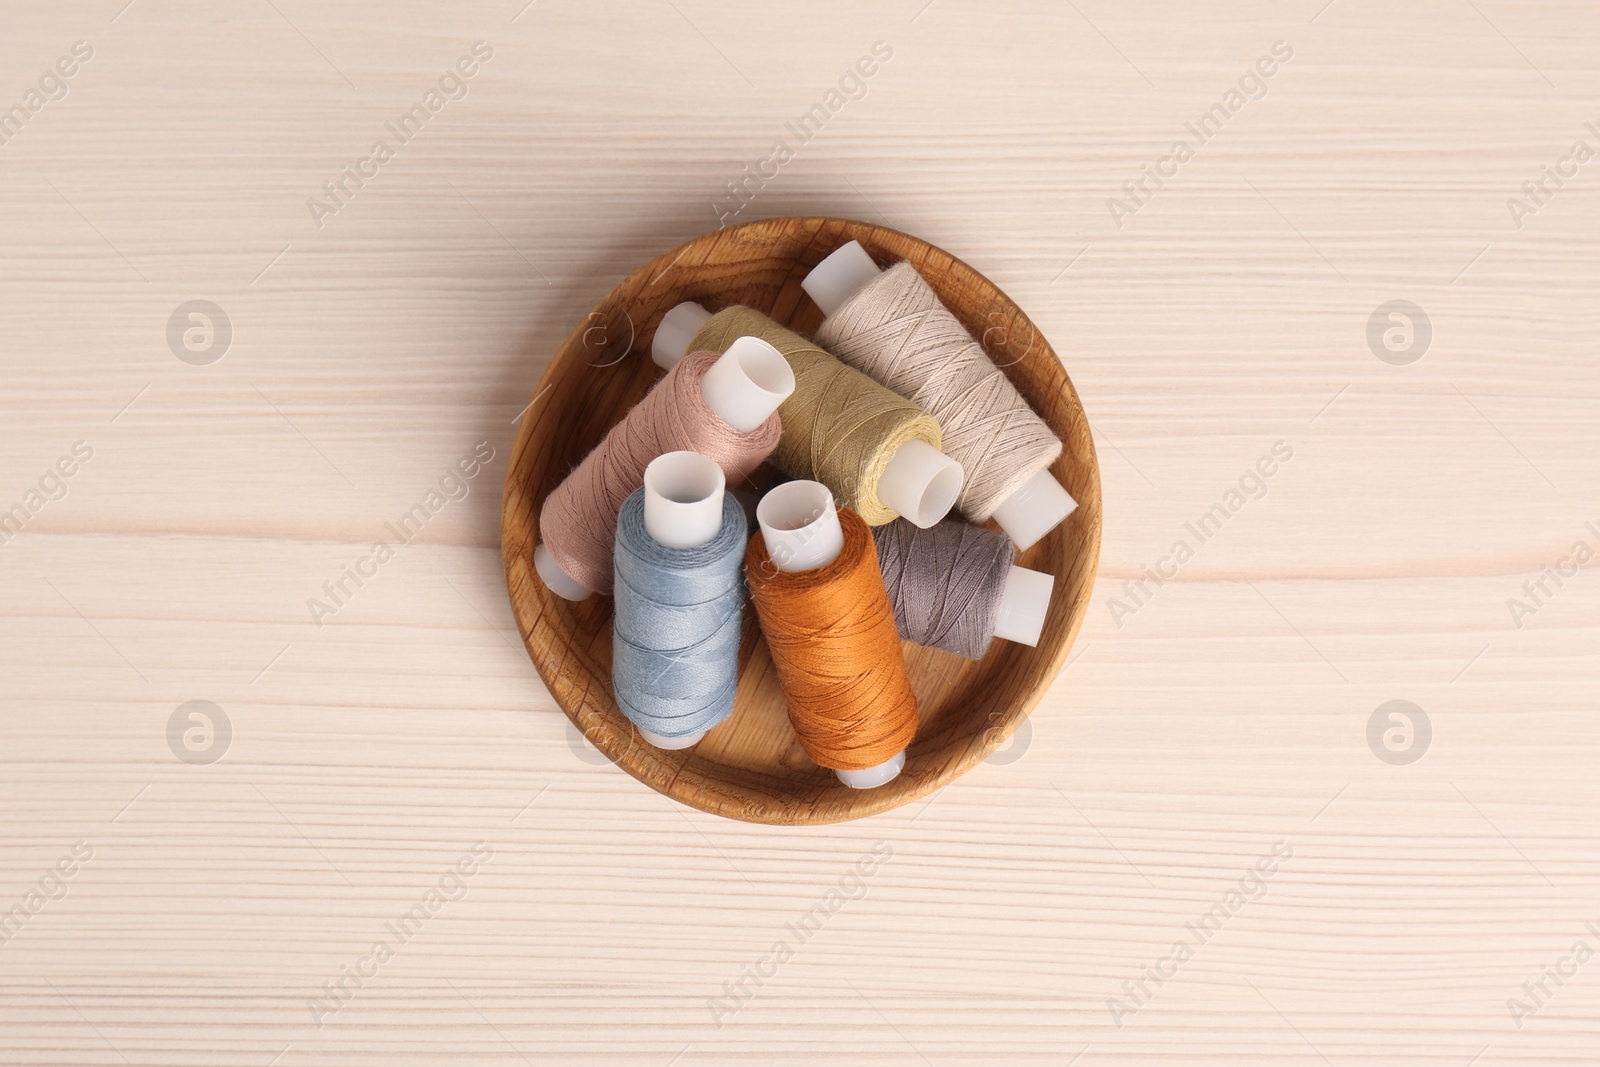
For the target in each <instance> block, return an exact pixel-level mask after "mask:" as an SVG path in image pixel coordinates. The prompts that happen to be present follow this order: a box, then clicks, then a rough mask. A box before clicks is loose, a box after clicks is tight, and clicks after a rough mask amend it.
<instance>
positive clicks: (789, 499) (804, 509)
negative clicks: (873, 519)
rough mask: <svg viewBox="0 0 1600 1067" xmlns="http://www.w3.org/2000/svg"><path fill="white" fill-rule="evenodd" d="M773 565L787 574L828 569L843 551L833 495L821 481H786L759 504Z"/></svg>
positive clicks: (759, 522)
mask: <svg viewBox="0 0 1600 1067" xmlns="http://www.w3.org/2000/svg"><path fill="white" fill-rule="evenodd" d="M756 523H757V525H759V526H760V527H761V537H762V539H763V540H765V541H766V544H767V555H768V557H769V558H771V560H772V565H773V566H775V567H777V568H778V569H779V570H780V571H783V572H784V573H785V574H797V573H799V572H800V571H814V570H816V569H817V568H818V567H826V566H827V565H828V564H830V563H832V562H833V561H834V560H836V559H838V558H839V553H840V552H842V551H844V528H843V527H842V526H840V525H839V512H838V511H837V510H836V509H835V508H834V504H833V494H832V493H831V492H829V491H828V487H827V486H825V485H823V484H822V483H821V482H808V481H797V482H784V483H783V484H782V485H780V486H778V487H777V488H776V489H773V490H772V491H771V492H769V493H768V494H767V495H766V496H764V497H762V498H761V503H759V504H757V505H756Z"/></svg>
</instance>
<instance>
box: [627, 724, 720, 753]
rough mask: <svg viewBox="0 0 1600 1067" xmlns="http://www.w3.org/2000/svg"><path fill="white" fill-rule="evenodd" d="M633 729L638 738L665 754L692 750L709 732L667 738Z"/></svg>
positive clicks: (640, 728) (639, 727)
mask: <svg viewBox="0 0 1600 1067" xmlns="http://www.w3.org/2000/svg"><path fill="white" fill-rule="evenodd" d="M634 729H636V730H638V731H639V736H640V737H642V738H644V739H645V740H646V741H648V742H649V743H650V744H652V745H654V746H655V747H656V748H659V749H662V750H663V751H666V752H677V751H678V750H679V749H684V748H692V747H693V746H695V745H697V744H699V743H700V739H701V738H702V737H704V736H705V735H706V734H707V733H708V732H709V731H707V730H696V731H695V732H694V733H692V734H684V735H683V736H682V737H667V736H665V735H663V734H658V733H654V732H652V731H650V730H646V729H645V728H644V727H643V726H636V727H634Z"/></svg>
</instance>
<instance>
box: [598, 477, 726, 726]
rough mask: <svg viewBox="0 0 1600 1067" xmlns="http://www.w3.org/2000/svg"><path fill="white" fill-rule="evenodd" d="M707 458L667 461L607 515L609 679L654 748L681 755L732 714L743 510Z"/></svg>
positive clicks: (619, 702)
mask: <svg viewBox="0 0 1600 1067" xmlns="http://www.w3.org/2000/svg"><path fill="white" fill-rule="evenodd" d="M724 488H725V482H724V478H723V474H722V470H721V469H720V468H719V467H718V466H717V464H716V462H715V461H713V460H712V459H711V458H710V457H709V456H703V455H700V454H699V453H695V452H668V453H667V454H666V455H663V456H659V457H657V458H656V459H654V460H652V461H651V463H650V465H649V466H648V467H647V468H646V469H645V473H644V486H643V487H642V488H640V489H637V490H635V491H634V492H633V493H632V494H631V495H629V497H628V499H627V500H626V501H624V502H623V504H622V509H621V511H620V512H619V513H618V515H617V539H616V564H615V567H616V584H615V591H616V616H615V621H614V624H613V627H612V658H611V680H612V685H613V687H614V688H615V690H616V694H617V706H618V707H619V708H621V709H622V713H623V714H624V715H626V716H627V717H628V719H629V721H631V722H632V723H633V724H634V725H635V726H636V727H638V728H639V733H640V734H642V735H643V736H644V739H645V740H646V741H648V742H650V743H651V744H653V745H655V746H656V747H658V748H665V749H679V748H687V747H689V746H690V745H692V744H694V743H695V742H697V741H699V740H700V738H702V737H704V736H705V733H706V731H707V730H709V729H711V727H713V726H715V725H717V724H718V723H720V722H721V721H722V720H724V719H726V718H727V717H728V716H729V715H730V714H732V713H733V693H734V688H735V686H736V685H737V683H738V675H739V624H740V620H741V614H742V608H743V604H744V554H745V541H746V539H747V534H748V527H747V526H746V525H745V518H744V510H743V509H742V508H741V507H740V506H739V502H738V501H737V500H735V499H734V498H733V496H732V495H731V494H727V493H724V491H723V490H724Z"/></svg>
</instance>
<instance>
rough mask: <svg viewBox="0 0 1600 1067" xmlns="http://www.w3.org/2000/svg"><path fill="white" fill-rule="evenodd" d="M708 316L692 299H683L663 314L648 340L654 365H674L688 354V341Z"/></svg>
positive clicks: (664, 367) (707, 312)
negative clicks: (652, 335)
mask: <svg viewBox="0 0 1600 1067" xmlns="http://www.w3.org/2000/svg"><path fill="white" fill-rule="evenodd" d="M710 317H711V312H709V311H707V310H706V309H705V308H703V307H701V306H700V305H699V304H696V303H695V302H694V301H693V300H685V301H684V302H683V303H681V304H679V305H678V306H677V307H675V308H673V309H672V310H671V311H669V312H667V313H666V314H665V315H663V316H662V317H661V325H659V326H657V327H656V335H655V337H654V338H653V339H652V340H651V341H650V358H651V359H653V360H655V363H656V366H658V367H660V368H661V369H662V370H671V369H672V368H673V367H676V366H677V365H678V360H680V359H682V358H683V357H684V356H686V355H688V354H689V342H690V341H692V340H694V335H695V334H697V333H699V332H700V327H701V326H703V325H705V321H706V320H707V319H709V318H710Z"/></svg>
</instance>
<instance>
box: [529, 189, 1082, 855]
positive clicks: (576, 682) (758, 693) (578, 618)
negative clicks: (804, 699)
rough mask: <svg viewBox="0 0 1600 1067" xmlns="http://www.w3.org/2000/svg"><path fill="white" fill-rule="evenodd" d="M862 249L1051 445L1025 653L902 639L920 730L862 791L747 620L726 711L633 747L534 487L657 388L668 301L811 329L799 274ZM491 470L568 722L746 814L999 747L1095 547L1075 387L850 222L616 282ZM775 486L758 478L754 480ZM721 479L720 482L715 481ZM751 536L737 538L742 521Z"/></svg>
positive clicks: (809, 801) (890, 242) (929, 777)
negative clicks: (1049, 436) (559, 582)
mask: <svg viewBox="0 0 1600 1067" xmlns="http://www.w3.org/2000/svg"><path fill="white" fill-rule="evenodd" d="M851 239H854V240H857V241H860V242H861V244H862V245H863V246H864V247H865V248H866V250H867V251H868V252H869V253H870V254H871V255H872V256H873V258H875V259H876V260H878V262H879V263H880V264H887V263H888V262H890V261H894V260H901V259H908V260H910V261H911V262H912V264H913V265H914V266H915V267H916V268H917V270H918V271H920V272H921V274H922V276H923V277H924V278H926V279H927V280H928V282H929V284H931V285H932V286H933V288H934V289H935V291H937V292H938V294H939V297H940V298H941V299H942V300H943V301H944V303H945V305H946V306H947V307H949V308H950V310H951V311H953V312H955V314H956V316H957V317H958V318H960V319H961V321H962V322H963V323H965V324H966V326H967V328H968V329H969V330H971V331H972V335H973V336H974V337H977V338H979V339H980V340H981V341H982V343H983V346H984V348H985V349H986V350H987V351H988V353H989V355H990V356H991V357H992V358H993V359H994V361H995V363H996V364H998V365H999V366H1001V367H1003V368H1004V369H1005V372H1006V374H1007V375H1008V376H1009V377H1010V379H1011V381H1012V382H1013V383H1014V384H1015V385H1016V387H1017V388H1018V389H1019V390H1020V391H1021V393H1022V395H1023V396H1024V397H1026V398H1027V400H1028V402H1029V403H1030V404H1032V405H1033V409H1034V410H1035V411H1037V412H1038V413H1039V414H1040V415H1042V416H1043V417H1044V419H1045V420H1046V421H1047V422H1049V424H1050V425H1051V427H1052V428H1053V429H1054V430H1055V432H1056V433H1057V435H1059V436H1060V438H1061V440H1062V441H1063V442H1065V444H1066V448H1065V450H1064V451H1063V453H1062V455H1061V458H1060V460H1058V461H1057V462H1056V465H1055V467H1054V472H1055V474H1056V476H1057V477H1058V478H1060V479H1061V481H1062V483H1063V484H1064V485H1066V487H1067V489H1068V491H1070V492H1071V493H1072V496H1073V498H1074V499H1076V500H1077V501H1078V509H1077V511H1075V512H1073V514H1072V515H1071V516H1070V517H1069V518H1068V519H1067V520H1066V522H1064V523H1062V524H1061V525H1060V526H1058V527H1057V528H1056V529H1055V530H1053V531H1051V533H1050V534H1049V535H1048V536H1046V537H1045V538H1043V539H1042V540H1041V541H1040V542H1039V543H1038V544H1036V545H1034V546H1033V547H1032V548H1030V549H1029V550H1028V551H1027V552H1025V553H1023V554H1022V555H1021V558H1020V559H1019V560H1018V562H1019V563H1020V564H1021V565H1023V566H1026V567H1031V568H1034V569H1035V570H1042V571H1048V572H1050V573H1051V574H1054V575H1055V576H1056V586H1055V592H1054V596H1053V597H1052V600H1051V605H1050V615H1049V618H1048V619H1047V620H1046V622H1045V627H1044V634H1043V636H1042V637H1041V638H1040V640H1039V646H1038V647H1037V648H1029V647H1027V646H1026V645H1019V644H1014V643H1012V642H1010V641H1000V640H997V641H995V642H994V643H993V645H991V646H990V649H989V654H988V655H987V656H986V657H984V659H983V660H982V661H981V662H976V663H974V662H972V661H970V660H966V659H962V658H960V657H958V656H954V655H951V654H949V653H946V652H940V651H938V650H937V649H929V648H920V647H918V646H916V645H912V644H909V643H906V644H904V650H905V655H906V665H907V667H908V668H909V670H910V674H911V681H912V684H913V686H914V688H915V690H916V693H917V698H918V702H919V704H920V708H921V710H920V716H921V725H920V727H919V729H918V731H917V738H916V741H915V742H914V743H913V744H912V746H911V748H910V750H909V751H908V752H907V753H906V765H905V770H904V771H902V772H901V774H900V776H899V777H898V778H896V779H895V780H894V781H892V782H890V783H889V784H887V785H884V786H880V787H878V788H877V789H869V790H854V789H849V788H847V787H845V786H844V785H842V784H840V782H839V781H838V780H837V779H836V778H835V777H834V774H833V772H832V771H829V770H824V769H822V768H819V767H818V766H816V764H814V763H812V762H811V761H810V760H809V759H808V758H807V757H806V755H805V753H804V752H803V751H802V750H801V748H800V745H799V742H798V741H797V740H796V739H795V735H794V731H793V729H791V728H790V726H789V719H788V714H787V711H786V709H785V704H784V699H783V691H782V690H781V689H780V688H779V687H778V679H777V675H776V673H775V672H774V670H773V666H772V660H771V658H770V656H769V654H768V652H767V647H766V643H765V641H763V640H762V638H761V636H760V633H759V630H758V628H757V627H756V625H755V612H754V611H753V610H747V611H746V612H745V634H744V641H743V644H742V646H741V647H740V651H739V686H738V691H737V695H736V697H735V704H734V711H733V714H732V716H730V717H729V718H728V719H727V721H725V722H723V723H722V724H721V725H720V726H718V727H716V728H715V729H713V730H712V731H711V732H710V733H709V734H707V735H706V737H705V739H704V740H702V741H701V742H700V743H699V744H697V745H695V746H694V747H693V748H691V749H687V750H684V751H679V752H663V751H661V750H660V749H657V748H654V747H652V746H651V745H649V744H647V743H646V742H645V741H644V740H642V739H641V738H640V737H639V734H638V732H637V731H636V730H635V729H634V728H633V724H632V723H630V722H629V721H628V720H627V718H626V717H624V716H623V715H622V713H621V712H620V711H618V709H617V705H616V700H615V697H614V695H613V692H612V688H611V598H610V597H603V596H595V597H591V598H590V599H589V600H587V601H584V602H582V603H578V604H574V603H571V602H569V601H566V600H563V599H561V598H560V597H558V596H556V595H555V594H554V593H552V592H550V591H549V590H548V589H546V588H545V587H544V584H543V583H542V582H540V581H539V577H538V574H537V573H536V572H535V571H534V567H533V550H534V547H535V546H536V545H538V543H539V540H540V538H539V508H540V506H541V505H542V504H543V502H544V498H545V496H546V495H548V494H549V493H550V491H551V490H553V489H554V488H555V487H556V486H557V485H558V484H559V483H560V482H561V480H562V479H563V478H565V477H566V476H567V473H568V472H569V471H571V470H572V468H573V467H574V466H575V465H576V464H577V463H578V461H579V460H580V459H582V458H583V457H584V456H585V455H586V454H587V453H588V452H589V451H590V450H591V449H593V448H594V446H595V445H596V444H598V443H599V441H600V439H601V437H603V436H604V435H605V432H606V431H607V430H608V429H610V427H611V426H612V425H613V424H614V423H616V422H618V421H619V420H621V419H622V417H623V416H624V415H625V414H626V413H627V412H628V409H629V408H631V407H633V405H634V404H635V403H637V402H638V401H639V399H640V398H641V397H643V396H644V394H645V393H646V392H647V391H648V390H649V389H650V387H651V386H652V385H654V384H655V383H656V382H657V381H658V380H660V378H661V377H662V371H661V370H660V369H658V368H657V367H656V365H655V364H654V363H652V362H651V360H650V355H649V353H650V341H651V338H652V337H653V336H654V334H655V328H656V325H657V324H658V323H659V322H660V321H661V317H662V315H664V314H665V313H666V312H667V311H668V310H669V309H670V308H672V307H673V306H674V305H675V304H677V303H679V302H680V301H684V300H695V301H698V302H700V303H702V304H704V305H705V306H706V307H707V308H709V309H710V310H712V311H716V310H720V309H721V308H724V307H727V306H728V305H730V304H745V305H747V306H749V307H753V308H756V309H757V310H760V311H763V312H766V313H767V314H768V315H770V316H771V317H772V318H774V319H776V320H777V321H778V322H780V323H783V324H784V325H786V326H789V327H790V328H791V329H794V330H796V331H798V332H799V333H802V334H806V335H808V336H809V335H810V334H811V333H812V331H814V330H815V329H816V328H817V326H818V324H819V323H820V322H821V319H822V315H821V312H820V311H819V310H818V308H817V306H816V305H815V304H813V303H812V302H811V300H810V298H809V297H807V296H806V295H805V293H804V291H803V290H802V289H801V288H800V279H802V278H803V277H805V275H806V273H807V272H808V271H809V270H810V269H811V268H812V267H814V266H816V264H817V263H818V261H820V260H821V259H822V258H823V257H824V256H826V255H827V254H828V253H829V252H832V251H833V250H834V249H835V248H837V247H839V245H841V244H843V243H845V242H846V241H849V240H851ZM533 395H534V400H533V403H532V405H531V406H530V408H529V411H528V414H527V415H526V416H525V417H524V419H523V421H522V427H521V430H520V431H519V432H518V434H517V443H516V447H515V449H514V450H513V454H512V457H511V465H510V469H509V471H508V472H507V474H506V489H505V500H504V505H503V512H502V517H501V526H502V547H503V551H504V554H505V565H506V584H507V586H508V588H509V590H510V594H511V609H512V611H513V612H514V613H515V615H516V617H517V626H518V628H519V629H520V630H521V631H522V640H523V643H524V644H526V645H527V648H528V655H529V656H531V657H532V659H533V663H534V666H536V667H537V668H538V670H539V674H540V676H541V677H543V678H544V681H545V685H547V686H549V688H550V692H551V694H552V695H554V697H555V699H556V702H557V703H558V704H560V705H561V707H562V710H564V711H565V712H566V713H567V716H568V717H569V718H570V719H571V720H572V721H573V722H574V723H575V724H576V725H577V727H578V728H579V729H580V730H582V731H583V733H584V735H585V736H586V737H588V739H589V740H590V741H591V742H593V743H594V745H595V746H596V747H598V748H599V749H600V750H601V751H602V752H604V753H605V754H606V755H607V756H609V757H610V758H611V760H612V761H613V762H614V763H616V764H617V766H619V767H621V768H622V769H623V770H625V771H627V772H628V773H629V774H631V775H633V776H634V777H635V778H637V779H639V781H641V782H643V783H645V784H646V785H648V786H650V787H651V788H652V789H656V790H659V791H660V792H662V793H665V794H666V795H667V796H669V797H673V798H674V799H676V800H681V801H683V802H684V803H685V804H692V805H694V806H695V807H697V808H701V809H703V810H705V811H709V812H714V813H715V814H718V815H726V816H728V817H729V818H734V819H744V820H747V821H750V822H762V823H777V824H788V825H794V824H807V823H828V822H839V821H842V820H845V819H857V818H861V817H862V816H865V815H872V814H876V813H877V812H881V811H887V810H889V809H890V808H894V807H898V806H899V805H901V804H905V803H907V802H908V801H910V800H913V799H915V798H917V797H920V796H923V795H925V794H927V793H931V792H933V791H934V790H936V789H938V788H939V787H940V786H943V785H944V784H945V783H947V782H949V781H951V780H952V779H954V778H956V777H957V776H958V775H960V774H962V773H964V772H965V771H966V770H968V769H969V768H970V767H972V766H973V765H974V764H976V763H977V762H978V761H980V760H982V759H983V758H984V757H986V756H988V755H989V754H990V753H992V752H994V751H995V750H996V749H997V748H999V747H1000V746H1002V745H1003V744H1004V742H1005V740H1006V738H1008V737H1009V736H1010V735H1011V732H1012V731H1013V730H1014V729H1016V727H1017V725H1018V724H1019V723H1020V722H1022V720H1023V719H1025V718H1026V717H1027V715H1028V712H1029V711H1030V710H1031V709H1032V708H1033V706H1034V704H1036V703H1037V702H1038V700H1039V698H1040V697H1041V696H1042V695H1043V694H1044V692H1045V691H1046V690H1047V689H1048V688H1049V687H1050V684H1051V682H1053V681H1054V680H1055V677H1056V675H1057V673H1058V672H1060V670H1061V668H1062V666H1063V665H1064V664H1065V662H1066V659H1067V652H1068V650H1069V649H1070V648H1071V646H1072V642H1073V639H1074V638H1075V637H1076V636H1077V633H1078V627H1079V625H1080V624H1081V623H1082V622H1083V616H1084V613H1085V612H1086V611H1087V610H1088V604H1089V591H1090V587H1091V586H1092V584H1093V582H1094V572H1095V564H1096V561H1097V560H1098V558H1099V554H1100V472H1099V467H1098V465H1097V464H1096V462H1095V452H1094V442H1093V440H1092V439H1091V437H1090V433H1089V423H1088V421H1087V419H1086V418H1085V417H1084V413H1083V407H1082V405H1081V404H1080V403H1079V402H1078V394H1077V392H1076V391H1075V390H1074V389H1073V388H1072V382H1071V381H1069V380H1068V378H1067V375H1066V373H1065V371H1063V370H1062V368H1061V362H1060V360H1059V359H1058V358H1057V357H1056V354H1055V352H1053V351H1052V350H1051V348H1050V345H1049V343H1048V342H1046V341H1045V339H1044V337H1043V336H1042V335H1040V333H1039V332H1038V330H1036V329H1035V328H1034V325H1033V323H1032V322H1030V321H1028V317H1027V316H1026V315H1024V314H1023V313H1022V312H1021V311H1020V310H1019V309H1018V308H1017V306H1016V305H1015V304H1013V303H1012V302H1011V301H1010V300H1009V299H1008V298H1007V297H1006V295H1005V294H1004V293H1002V292H1001V291H1000V290H999V289H998V288H996V287H995V285H994V284H993V283H992V282H990V281H989V280H988V279H987V278H985V277H983V275H981V274H979V273H978V272H977V271H975V270H973V269H972V268H971V267H969V266H967V265H966V264H965V263H963V262H961V261H960V260H959V259H956V258H955V257H954V256H952V255H950V254H949V253H948V252H945V251H942V250H940V249H938V248H935V247H933V246H932V245H930V244H927V243H925V242H923V241H919V240H917V239H916V238H915V237H909V236H907V235H906V234H903V233H899V232H896V231H895V230H890V229H886V228H884V227H882V226H873V225H871V224H869V223H865V222H853V221H850V220H848V219H832V218H780V219H767V220H764V221H760V222H750V223H746V224H744V225H741V226H734V227H731V228H729V229H725V230H718V231H716V232H713V233H708V234H705V235H704V236H702V237H697V238H695V239H694V240H692V241H690V242H688V243H687V244H684V245H681V246H679V247H677V248H674V249H672V250H671V251H670V252H663V253H662V254H661V255H660V256H657V257H656V258H655V259H653V260H651V261H650V262H649V263H646V264H645V265H644V266H642V267H640V268H639V269H638V270H636V271H634V272H633V273H632V274H631V275H629V276H628V277H627V278H625V279H624V280H623V281H622V282H621V283H620V284H619V285H618V286H617V287H616V288H615V289H613V290H611V292H610V293H608V294H607V295H606V297H605V299H603V300H601V301H600V303H599V304H597V305H595V308H594V310H593V311H592V312H590V313H589V315H588V316H587V318H586V319H585V320H584V321H582V322H580V323H579V324H578V326H577V327H576V328H575V329H574V330H573V332H572V335H571V336H570V337H568V338H567V339H566V342H565V343H564V344H562V346H561V348H560V350H559V351H557V352H556V354H555V357H554V358H553V359H552V360H551V361H550V366H549V369H547V370H546V371H545V373H544V377H543V378H542V379H541V380H540V382H539V385H538V387H537V388H536V389H535V391H534V394H533ZM776 480H781V479H777V478H776V477H775V476H774V475H773V474H772V472H769V471H767V470H766V469H765V468H763V469H762V470H761V471H759V472H757V475H756V477H755V479H753V484H751V485H747V486H745V487H743V488H746V489H751V490H760V489H764V488H765V487H766V486H767V485H769V484H772V482H774V481H776ZM729 488H736V487H733V486H730V487H729ZM752 528H753V527H752Z"/></svg>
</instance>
